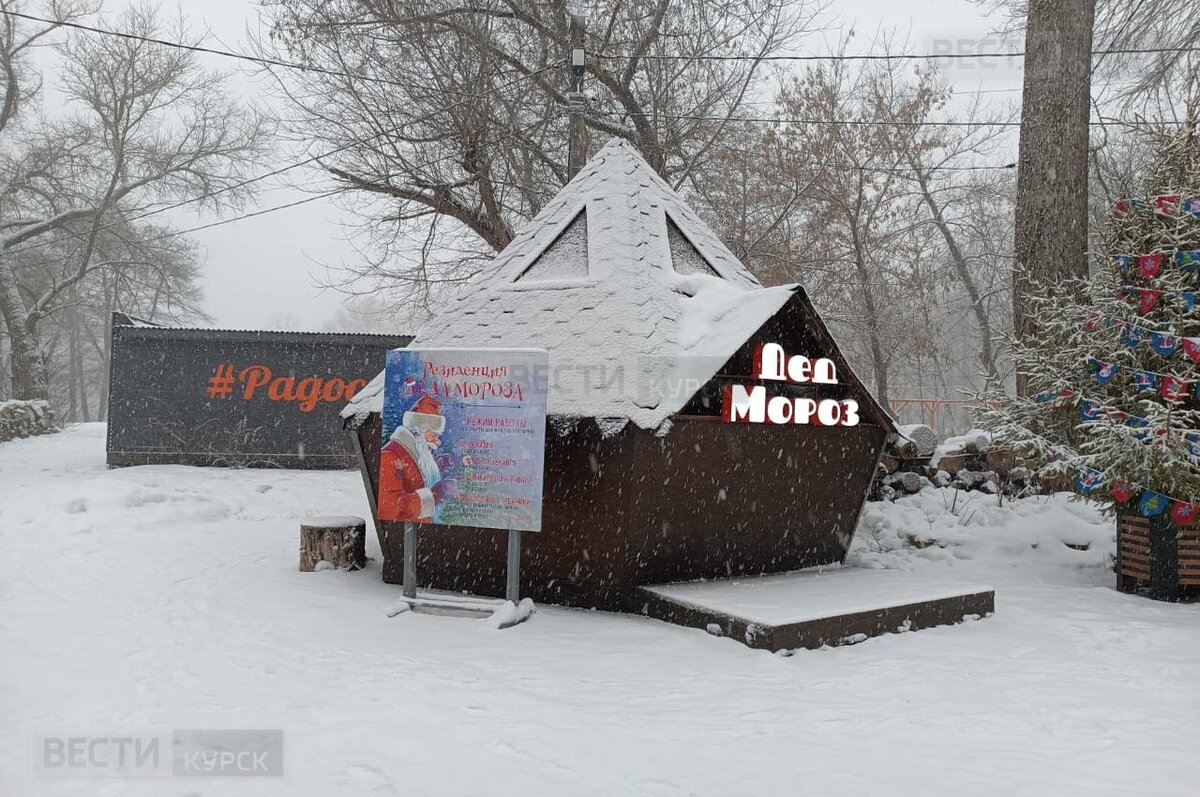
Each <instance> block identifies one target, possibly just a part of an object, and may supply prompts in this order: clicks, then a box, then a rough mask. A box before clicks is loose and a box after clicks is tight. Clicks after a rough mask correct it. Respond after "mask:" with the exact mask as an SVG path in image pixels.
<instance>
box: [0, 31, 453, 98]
mask: <svg viewBox="0 0 1200 797" xmlns="http://www.w3.org/2000/svg"><path fill="white" fill-rule="evenodd" d="M0 14H4V15H6V16H10V17H15V18H17V19H24V20H26V21H29V22H40V23H43V24H46V25H52V26H54V27H60V28H70V29H72V30H78V31H83V32H86V33H96V34H99V35H101V36H112V37H114V38H118V39H125V40H127V41H138V42H145V43H147V44H155V45H158V46H160V47H171V48H174V49H177V50H188V51H190V52H194V53H202V54H204V55H216V56H220V57H221V58H231V59H234V60H236V61H247V62H250V63H254V64H258V65H259V66H273V67H280V68H283V69H296V70H299V71H301V72H311V73H314V74H320V75H329V76H331V77H343V78H349V79H351V80H357V81H361V82H363V83H381V84H383V85H386V86H398V87H401V88H406V89H417V90H427V89H429V88H431V87H432V84H430V83H424V84H422V83H406V82H404V81H400V80H392V79H390V78H382V77H372V76H370V75H357V74H354V73H351V72H340V71H338V70H336V69H326V68H325V67H321V66H315V65H312V64H302V63H299V62H296V61H282V60H279V59H277V58H265V57H261V56H256V55H247V54H246V53H235V52H232V51H230V50H218V49H216V48H213V47H204V46H203V45H199V44H188V43H187V42H181V41H171V40H170V39H158V38H155V37H153V36H142V35H140V34H136V33H127V32H125V31H120V30H111V29H108V28H99V27H95V26H93V25H84V24H83V23H81V22H70V21H68V20H56V19H50V18H48V17H39V16H37V15H35V14H26V13H23V12H20V11H8V10H5V9H0ZM443 92H445V93H448V94H457V95H460V96H472V95H470V94H468V93H467V92H464V91H455V90H451V89H443Z"/></svg>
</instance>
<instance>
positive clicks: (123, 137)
mask: <svg viewBox="0 0 1200 797" xmlns="http://www.w3.org/2000/svg"><path fill="white" fill-rule="evenodd" d="M8 21H9V23H10V24H15V23H13V22H12V20H11V19H9V20H8ZM116 27H118V28H120V29H121V30H123V31H126V32H129V33H132V34H134V36H137V37H155V36H159V35H161V34H162V33H163V31H162V27H163V26H162V24H161V23H160V21H159V18H158V16H157V13H156V12H155V11H153V10H151V9H149V8H147V7H132V8H129V9H127V10H126V11H124V12H123V13H122V14H121V15H120V18H119V20H118V21H117V24H116ZM179 28H180V30H177V31H175V33H174V35H175V36H176V37H177V38H182V37H183V36H184V31H183V30H182V24H181V25H180V26H179ZM35 34H36V32H35V33H30V34H26V35H25V36H24V37H23V38H22V37H20V36H17V37H15V38H13V37H10V38H13V40H16V41H27V40H28V39H29V36H31V35H35ZM168 35H171V34H168ZM58 52H59V55H60V57H61V60H62V67H61V69H62V74H61V80H62V84H63V91H64V93H65V95H66V97H67V98H68V100H69V102H70V104H71V107H72V108H74V112H73V113H72V114H71V115H69V116H67V117H66V118H64V119H61V120H55V121H46V120H42V119H33V120H30V122H29V123H28V124H27V125H24V126H22V127H21V129H20V130H17V129H16V128H14V127H12V126H11V123H10V127H9V128H8V129H6V130H3V131H0V148H2V149H3V152H4V156H5V160H4V163H3V173H2V174H0V317H2V318H3V320H4V323H5V326H6V328H7V330H8V334H9V338H10V341H11V347H12V355H11V364H10V365H11V373H12V387H13V393H14V395H15V396H17V397H18V398H44V397H46V395H47V391H48V386H47V382H46V377H45V373H44V370H43V368H42V367H41V363H40V357H39V354H38V325H39V323H40V322H41V321H42V320H43V319H45V318H47V317H48V316H50V315H52V314H54V313H56V312H59V311H60V310H62V309H64V308H65V307H67V306H69V305H70V304H71V299H70V297H71V296H72V295H75V294H77V293H78V292H79V291H80V290H82V289H83V287H84V285H83V284H84V283H85V282H86V281H87V280H88V279H89V278H90V277H91V276H93V275H95V274H98V273H100V272H103V271H107V270H112V269H115V268H117V267H119V266H122V265H128V264H129V262H130V258H128V257H118V259H115V260H114V259H109V258H108V257H106V253H107V252H111V251H113V250H114V249H115V248H117V246H118V244H119V243H120V242H119V239H117V238H116V236H115V235H114V231H115V230H117V229H120V228H123V227H124V225H126V224H127V220H128V219H131V218H135V217H140V216H142V215H144V214H146V213H148V212H151V211H153V210H154V209H155V208H157V207H161V206H163V205H165V204H168V203H171V202H178V201H179V200H181V199H195V200H197V202H196V206H197V207H210V208H212V207H220V206H224V205H228V204H231V203H236V202H238V201H239V200H240V199H241V198H242V197H244V192H242V191H241V190H240V189H237V184H238V183H239V182H240V179H241V178H242V176H243V174H244V170H245V169H246V167H247V166H249V165H250V164H251V163H253V162H254V160H255V159H256V158H257V157H258V156H259V155H260V154H261V152H262V147H263V145H264V137H265V133H266V127H265V125H264V123H263V120H262V118H261V117H259V116H258V115H257V114H255V113H252V112H250V111H248V110H247V109H246V108H244V107H243V106H242V105H241V104H240V103H239V102H237V101H236V100H234V99H232V98H231V96H230V92H229V91H228V87H227V84H226V79H225V77H224V76H223V75H221V74H219V73H214V72H211V71H208V70H205V69H202V68H201V67H200V66H199V65H198V64H197V63H196V61H195V57H194V55H193V53H191V52H189V51H187V50H184V49H180V48H168V47H162V46H159V45H155V44H152V43H150V42H147V41H144V40H143V39H139V38H117V37H106V36H99V37H90V36H78V37H69V38H67V39H66V40H65V42H64V43H62V44H60V45H58ZM19 56H20V53H19V52H18V53H16V54H15V55H10V56H9V60H14V59H16V58H18V57H19ZM14 74H19V73H17V72H11V71H10V75H14ZM6 88H7V91H8V92H9V93H11V94H12V95H13V96H16V97H18V98H19V97H21V96H27V94H28V91H29V89H24V88H22V86H21V84H19V83H18V82H16V81H13V80H11V79H10V82H9V84H8V86H7V87H6ZM18 108H19V102H18ZM126 229H127V228H126ZM31 272H37V273H38V274H40V275H41V276H40V281H39V279H33V278H31V277H30V276H29V275H30V273H31Z"/></svg>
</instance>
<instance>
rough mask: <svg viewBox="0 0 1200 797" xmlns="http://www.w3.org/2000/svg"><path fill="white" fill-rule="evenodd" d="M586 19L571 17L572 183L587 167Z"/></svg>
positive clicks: (569, 150) (569, 103) (569, 149)
mask: <svg viewBox="0 0 1200 797" xmlns="http://www.w3.org/2000/svg"><path fill="white" fill-rule="evenodd" d="M584 25H585V23H584V19H583V17H582V16H580V15H579V14H572V15H571V29H570V30H571V42H570V47H569V50H570V53H571V90H570V91H569V92H567V113H568V114H569V115H570V123H571V124H570V131H569V133H568V136H569V139H568V143H567V179H568V180H571V179H573V178H574V177H575V175H577V174H579V170H580V169H581V168H583V162H584V161H585V160H587V126H586V125H585V124H584V120H583V117H584V114H585V113H586V112H587V98H586V97H584V95H583V75H584V71H585V69H586V66H587V53H586V51H585V50H584V39H585V33H586V31H585V27H584Z"/></svg>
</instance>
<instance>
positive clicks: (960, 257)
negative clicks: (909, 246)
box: [913, 162, 1001, 390]
mask: <svg viewBox="0 0 1200 797" xmlns="http://www.w3.org/2000/svg"><path fill="white" fill-rule="evenodd" d="M913 165H914V166H916V165H917V164H916V163H915V162H914V163H913ZM916 174H917V185H918V186H919V187H920V188H921V198H922V199H923V200H924V201H925V206H926V207H927V208H929V213H930V215H931V216H932V217H933V223H934V226H935V227H937V230H938V232H940V233H941V235H942V240H943V241H944V242H945V244H946V248H947V250H948V251H949V253H950V264H951V265H952V266H954V273H955V274H956V275H957V276H958V279H959V281H960V282H961V283H962V284H963V288H964V289H965V290H966V291H967V298H968V299H970V301H971V312H972V313H974V314H975V324H976V326H978V327H979V336H980V337H979V341H980V343H979V364H980V365H981V366H983V373H984V377H985V380H986V381H985V382H984V389H985V390H986V389H987V388H990V387H1001V384H1000V383H1001V380H1000V370H999V369H998V368H997V367H996V351H995V347H994V346H993V345H992V325H991V321H990V319H989V318H988V314H987V308H986V307H985V306H984V302H983V295H982V294H981V293H980V292H979V286H978V285H976V284H975V277H974V275H972V274H971V269H970V266H969V265H968V264H967V257H966V255H964V254H963V251H962V249H961V248H960V247H959V245H958V239H957V238H956V237H955V235H954V231H953V230H951V229H950V225H949V224H947V223H946V216H945V214H943V213H942V208H941V206H940V205H938V203H937V202H936V201H935V200H934V198H933V194H932V193H931V192H930V190H929V183H928V181H927V179H926V175H925V173H924V172H922V171H921V170H920V169H917V170H916Z"/></svg>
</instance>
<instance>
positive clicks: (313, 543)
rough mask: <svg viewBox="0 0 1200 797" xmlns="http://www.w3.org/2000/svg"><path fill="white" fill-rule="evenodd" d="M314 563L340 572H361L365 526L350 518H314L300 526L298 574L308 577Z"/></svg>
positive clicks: (355, 518)
mask: <svg viewBox="0 0 1200 797" xmlns="http://www.w3.org/2000/svg"><path fill="white" fill-rule="evenodd" d="M318 562H328V563H329V564H330V566H331V567H336V568H339V569H341V570H361V569H362V568H363V567H365V566H366V563H367V522H366V521H365V520H363V519H362V518H360V517H355V516H354V515H344V516H340V517H314V518H309V519H307V520H305V521H304V522H303V523H301V524H300V570H301V571H302V572H305V573H310V572H312V571H313V570H316V569H317V563H318Z"/></svg>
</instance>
